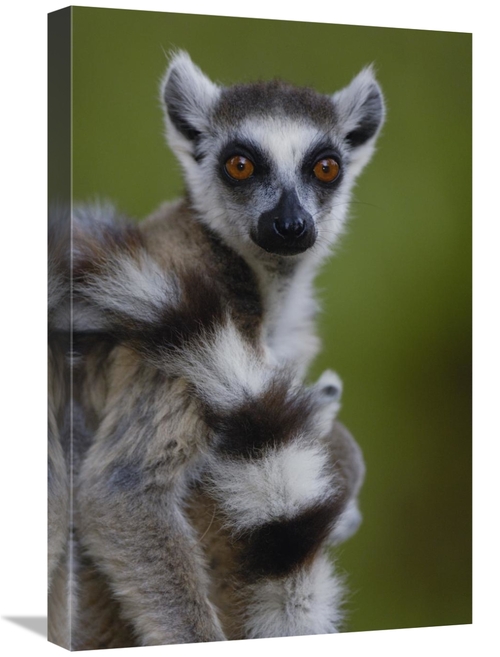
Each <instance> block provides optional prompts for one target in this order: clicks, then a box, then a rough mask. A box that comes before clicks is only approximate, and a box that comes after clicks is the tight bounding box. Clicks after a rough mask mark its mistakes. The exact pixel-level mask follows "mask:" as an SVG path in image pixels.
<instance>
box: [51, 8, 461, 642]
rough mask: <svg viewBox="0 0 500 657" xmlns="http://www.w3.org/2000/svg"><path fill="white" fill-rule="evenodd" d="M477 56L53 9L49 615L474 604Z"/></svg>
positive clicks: (402, 41) (377, 617) (306, 31)
mask: <svg viewBox="0 0 500 657" xmlns="http://www.w3.org/2000/svg"><path fill="white" fill-rule="evenodd" d="M223 35H225V37H226V38H222V37H223ZM229 35H230V36H231V39H228V38H227V37H228V36H229ZM397 49H399V50H397ZM397 52H398V53H399V54H397ZM470 55H471V52H470V35H464V34H447V33H427V32H420V33H419V32H416V31H409V30H394V29H392V30H383V29H380V28H357V27H349V26H335V25H322V24H307V25H306V24H301V23H292V22H286V21H262V20H255V19H233V18H218V17H207V16H187V15H182V14H169V13H155V12H143V11H121V10H107V9H92V8H81V7H72V8H67V9H64V10H61V11H59V12H55V13H54V14H51V15H49V448H48V457H49V463H48V468H49V469H48V475H49V486H48V491H49V505H48V510H49V518H48V521H49V546H48V550H49V551H48V582H49V592H48V609H49V618H48V638H49V640H50V641H52V642H54V643H57V644H59V645H61V646H63V647H65V648H68V649H70V650H89V649H97V648H116V647H133V646H151V645H165V644H178V643H198V642H212V641H224V640H234V639H255V638H268V637H290V636H303V635H313V634H332V633H336V632H339V631H353V630H357V629H358V630H359V629H389V628H396V627H412V626H421V625H438V624H457V623H468V622H470V619H471V554H470V549H471V545H470V543H471V531H470V523H471V518H470V507H471V499H470V468H471V463H470V438H471V436H470V432H471V418H470V410H471V409H470V406H471V392H470V383H471V381H470V356H471V355H470V328H471V326H470V323H471V319H470V250H471V245H470V109H471V108H470ZM391 126H392V127H391ZM384 152H385V153H386V154H385V155H384ZM370 172H371V178H370V177H369V176H370ZM365 181H366V183H365ZM339 263H340V264H339ZM451 329H452V330H451Z"/></svg>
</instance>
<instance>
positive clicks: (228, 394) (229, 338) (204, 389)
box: [179, 319, 272, 410]
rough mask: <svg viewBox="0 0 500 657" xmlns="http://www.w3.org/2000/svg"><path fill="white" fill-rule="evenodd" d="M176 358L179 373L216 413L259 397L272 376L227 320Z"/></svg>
mask: <svg viewBox="0 0 500 657" xmlns="http://www.w3.org/2000/svg"><path fill="white" fill-rule="evenodd" d="M179 358H180V365H181V367H182V370H181V371H182V373H183V374H184V375H185V376H187V378H188V379H190V381H191V382H192V383H193V384H194V385H195V386H196V387H197V389H198V391H199V393H200V395H201V396H203V397H207V398H208V399H209V400H210V404H211V406H213V407H216V408H219V409H227V410H230V409H233V408H235V407H236V406H238V405H239V404H241V403H242V402H243V401H245V399H246V398H247V397H248V396H257V395H259V394H261V393H262V392H263V391H264V390H265V387H266V386H267V384H268V383H269V380H270V376H271V374H272V371H271V370H270V369H269V368H267V367H266V365H265V363H264V362H263V359H262V358H259V355H258V354H257V353H256V352H255V349H254V348H252V347H251V346H250V345H249V344H248V343H247V342H246V341H245V340H244V338H243V337H242V335H241V333H240V332H239V331H238V330H237V328H236V327H235V326H234V324H233V323H232V322H231V321H230V320H229V319H228V320H227V322H226V323H225V324H224V325H223V326H220V327H217V329H216V330H215V332H214V333H212V334H210V335H207V336H206V337H205V338H204V339H201V340H200V341H199V342H198V343H197V344H196V346H194V347H193V348H192V349H190V350H183V351H181V352H179Z"/></svg>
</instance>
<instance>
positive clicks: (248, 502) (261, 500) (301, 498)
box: [211, 436, 334, 532]
mask: <svg viewBox="0 0 500 657" xmlns="http://www.w3.org/2000/svg"><path fill="white" fill-rule="evenodd" d="M306 440H307V439H306ZM211 472H212V487H213V493H214V495H215V497H216V498H217V499H218V500H219V502H220V504H221V507H222V508H223V510H224V512H225V514H226V515H227V516H228V518H229V524H230V526H231V527H232V529H233V530H234V531H235V532H239V531H241V530H244V529H252V528H254V527H257V526H259V525H263V524H265V523H268V522H271V521H273V520H285V519H290V518H293V517H294V516H295V515H297V514H298V513H300V512H301V511H303V510H305V509H307V508H308V507H310V506H311V505H314V504H315V503H319V502H323V501H325V500H326V499H328V498H329V497H331V496H332V494H333V492H334V488H333V481H332V476H331V473H330V472H329V470H328V458H327V455H326V454H325V453H324V452H323V451H322V450H321V449H320V448H319V447H317V446H313V445H309V446H308V445H307V442H306V443H305V444H304V438H303V437H300V436H299V437H298V438H297V439H296V441H295V442H293V443H291V444H288V445H285V446H284V447H281V448H273V449H271V450H270V451H269V452H268V453H267V454H266V455H265V456H262V457H260V458H259V459H256V460H253V461H241V462H240V461H237V460H234V461H222V460H219V461H217V462H215V463H214V464H213V467H212V469H211Z"/></svg>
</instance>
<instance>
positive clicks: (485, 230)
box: [0, 0, 500, 657]
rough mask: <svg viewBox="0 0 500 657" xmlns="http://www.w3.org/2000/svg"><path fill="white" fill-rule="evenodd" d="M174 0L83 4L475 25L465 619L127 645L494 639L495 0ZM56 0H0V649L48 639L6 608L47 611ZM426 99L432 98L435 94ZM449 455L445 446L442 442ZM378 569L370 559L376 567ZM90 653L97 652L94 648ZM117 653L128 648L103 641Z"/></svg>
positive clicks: (489, 648)
mask: <svg viewBox="0 0 500 657" xmlns="http://www.w3.org/2000/svg"><path fill="white" fill-rule="evenodd" d="M285 2H286V9H285V8H284V2H283V1H282V2H273V3H271V2H269V0H267V1H265V0H253V1H252V2H251V3H245V4H244V5H243V4H242V3H235V2H232V3H231V2H228V1H227V0H226V1H223V0H211V1H210V3H203V2H201V1H198V2H197V1H195V0H185V1H184V2H183V3H182V6H181V7H179V5H178V4H177V3H175V4H171V3H167V2H158V1H156V2H155V1H147V0H145V1H143V2H141V3H140V5H139V3H138V2H127V1H126V0H123V1H122V2H119V3H115V2H91V3H89V4H87V3H86V2H83V3H82V5H85V6H89V5H90V6H96V7H110V8H111V7H116V8H123V9H138V8H140V9H144V10H156V11H172V10H181V11H182V12H184V13H201V14H207V13H210V14H214V15H229V16H237V15H240V16H247V17H260V18H278V19H288V20H302V21H317V22H330V23H344V24H352V25H371V26H384V27H407V28H413V29H433V30H444V31H459V32H472V33H473V35H474V37H473V39H474V118H475V124H474V140H475V148H474V157H475V164H474V172H475V179H474V358H475V363H474V583H475V585H474V623H473V625H471V626H460V627H445V628H424V629H411V630H396V631H394V630H393V631H385V632H364V633H353V634H341V635H336V636H328V637H303V638H292V639H280V640H276V639H270V640H260V641H258V642H257V643H256V642H253V641H247V642H239V643H238V644H237V645H236V644H234V643H227V644H211V645H203V646H168V647H158V648H139V649H137V648H136V649H134V652H133V655H134V657H135V655H138V656H139V655H148V654H149V655H154V654H161V653H162V652H163V654H170V655H192V654H201V655H229V654H233V652H234V651H235V649H237V652H238V655H246V654H250V652H251V651H252V653H253V652H255V650H256V649H257V650H259V652H262V654H264V655H267V654H272V651H273V652H276V651H281V650H287V649H288V650H292V651H293V652H297V653H298V652H299V651H312V652H313V653H315V654H335V655H344V654H345V655H349V656H351V655H354V656H357V655H364V654H365V653H366V652H367V651H370V654H375V655H376V654H378V652H383V653H384V655H385V656H387V657H391V656H393V655H394V656H396V655H397V656H399V655H402V654H403V655H405V657H411V656H413V655H421V654H422V653H423V652H426V653H427V654H428V655H430V656H431V657H432V656H434V655H441V654H443V655H453V656H459V657H460V656H462V655H464V656H465V655H467V656H470V655H472V654H479V655H483V654H484V655H489V654H492V652H495V651H496V650H498V645H499V641H498V633H497V632H495V630H496V624H497V623H498V616H499V612H500V606H499V603H498V598H499V596H498V592H497V591H498V587H499V585H500V581H499V577H498V575H499V573H498V570H499V568H498V563H499V555H500V550H499V538H498V530H497V522H498V519H499V513H498V502H499V495H498V488H497V486H496V485H495V484H496V483H497V480H498V479H499V477H500V472H499V466H498V457H499V450H498V443H499V440H500V431H499V428H498V423H497V422H496V413H497V408H498V401H499V399H500V389H499V384H498V379H499V377H498V370H499V366H500V362H499V358H498V356H499V347H498V344H499V341H498V336H499V334H500V309H499V305H500V304H499V303H498V302H499V283H500V277H499V268H498V259H499V247H498V238H499V230H498V223H499V222H500V212H499V209H498V193H497V188H498V185H499V182H500V176H499V167H498V164H497V161H498V155H497V152H498V148H499V139H498V130H499V124H500V121H499V104H500V101H499V95H498V87H499V84H498V83H499V80H500V76H499V72H498V64H499V60H498V55H497V52H498V39H499V34H498V18H497V14H496V12H495V9H494V3H492V2H491V1H488V0H479V1H476V2H474V3H458V2H456V0H455V2H451V1H448V0H433V1H430V0H419V1H418V2H415V3H401V2H400V3H396V2H388V1H386V0H378V1H373V0H371V1H360V0H345V2H339V1H337V2H326V1H325V0H316V1H315V2H314V3H308V2H303V1H302V2H301V0H294V2H293V4H294V7H292V6H291V2H290V0H285ZM64 6H65V5H64V4H63V3H61V4H56V3H54V2H52V3H51V2H44V1H43V0H42V1H39V2H37V3H14V2H12V3H11V4H10V5H4V6H3V7H2V14H1V18H0V30H1V38H0V47H1V49H2V53H1V59H0V62H1V67H2V71H1V78H0V80H1V82H0V90H1V96H0V117H1V123H0V125H1V141H0V162H2V164H3V166H2V173H1V178H0V179H1V183H2V184H1V188H0V189H1V208H2V210H1V212H0V221H1V222H2V226H1V229H2V230H1V233H0V235H1V241H0V249H1V257H0V264H1V279H0V280H1V284H2V294H1V299H2V314H1V320H0V325H1V330H2V340H1V343H0V344H1V345H2V352H3V353H2V361H1V362H2V367H1V379H0V380H1V381H2V383H3V385H2V395H1V400H2V404H1V417H2V423H1V425H0V426H1V428H0V445H1V454H0V468H1V469H0V473H1V476H0V485H1V490H0V502H1V517H0V523H1V524H0V527H1V540H0V546H1V560H0V565H1V574H0V633H1V634H0V650H2V652H3V654H5V655H8V656H9V657H10V656H11V655H12V656H16V655H24V654H36V655H52V654H57V653H58V652H62V649H61V648H58V647H56V646H53V645H51V644H49V643H47V642H46V640H45V638H44V637H43V636H41V635H40V634H39V633H37V632H33V631H31V630H29V629H26V628H25V627H22V625H20V624H19V623H18V622H16V621H15V620H10V619H11V618H13V619H15V618H26V617H39V618H43V617H45V616H46V528H45V523H46V482H45V480H46V429H45V426H46V384H45V381H46V364H45V344H46V329H45V315H46V291H45V290H46V264H45V261H46V119H47V114H46V59H47V57H46V52H47V49H46V47H47V41H46V25H47V18H46V15H47V12H49V11H54V10H56V9H60V8H61V7H64ZM436 111H439V108H436ZM450 459H453V454H450ZM382 576H383V574H382V573H381V577H382ZM93 654H107V655H108V657H109V655H110V653H109V652H108V651H102V650H101V651H95V653H93ZM112 654H113V657H114V656H115V655H116V656H117V657H118V655H122V654H123V655H125V654H127V655H128V654H132V653H131V652H130V650H125V649H123V650H114V651H113V653H112Z"/></svg>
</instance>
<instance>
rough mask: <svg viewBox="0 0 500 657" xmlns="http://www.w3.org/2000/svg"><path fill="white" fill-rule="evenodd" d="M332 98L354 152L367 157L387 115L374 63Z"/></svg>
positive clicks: (343, 133)
mask: <svg viewBox="0 0 500 657" xmlns="http://www.w3.org/2000/svg"><path fill="white" fill-rule="evenodd" d="M332 101H333V103H334V104H335V107H336V109H337V116H338V122H339V128H340V130H341V133H342V137H343V138H344V140H345V141H346V142H347V144H348V145H349V146H350V147H351V149H352V152H353V155H356V156H357V157H359V159H363V160H366V161H368V158H369V157H370V155H371V153H372V151H373V145H374V143H375V140H376V137H377V135H378V133H379V131H380V128H381V127H382V125H383V123H384V118H385V104H384V97H383V95H382V91H381V89H380V87H379V85H378V82H377V80H376V79H375V74H374V71H373V67H372V66H368V67H367V68H365V69H363V70H362V71H361V72H360V73H358V75H357V76H356V77H355V78H354V79H353V80H352V82H351V83H350V84H349V85H348V86H347V87H345V88H344V89H341V90H340V91H337V92H336V93H335V94H333V96H332ZM358 149H359V151H358ZM363 156H364V157H363ZM364 163H365V162H363V164H364Z"/></svg>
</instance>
